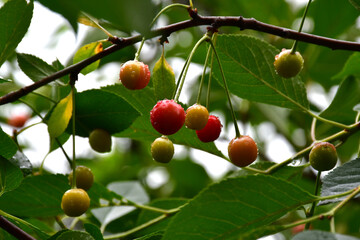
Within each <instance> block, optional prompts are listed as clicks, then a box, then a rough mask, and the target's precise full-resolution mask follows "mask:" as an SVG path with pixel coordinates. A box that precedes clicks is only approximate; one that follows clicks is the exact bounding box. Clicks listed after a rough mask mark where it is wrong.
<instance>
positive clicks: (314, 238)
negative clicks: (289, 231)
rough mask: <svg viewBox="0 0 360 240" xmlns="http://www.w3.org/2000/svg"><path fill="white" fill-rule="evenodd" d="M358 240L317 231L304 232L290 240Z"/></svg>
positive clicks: (357, 239)
mask: <svg viewBox="0 0 360 240" xmlns="http://www.w3.org/2000/svg"><path fill="white" fill-rule="evenodd" d="M309 239H311V240H324V239H326V240H359V238H356V237H352V236H346V235H342V234H338V233H331V232H324V231H319V230H312V231H304V232H301V233H299V234H297V235H296V236H295V237H293V238H292V239H291V240H309Z"/></svg>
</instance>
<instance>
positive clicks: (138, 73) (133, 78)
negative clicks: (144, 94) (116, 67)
mask: <svg viewBox="0 0 360 240" xmlns="http://www.w3.org/2000/svg"><path fill="white" fill-rule="evenodd" d="M120 81H121V82H122V84H123V85H124V86H125V87H126V88H128V89H131V90H135V89H143V88H144V87H146V86H147V85H148V83H149V81H150V70H149V67H148V65H146V64H144V63H143V62H139V61H136V60H133V61H127V62H126V63H124V65H122V66H121V68H120Z"/></svg>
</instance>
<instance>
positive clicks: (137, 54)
mask: <svg viewBox="0 0 360 240" xmlns="http://www.w3.org/2000/svg"><path fill="white" fill-rule="evenodd" d="M144 43H145V37H143V38H142V39H141V42H140V46H139V49H138V50H137V52H136V53H135V59H134V60H135V61H139V58H140V52H141V49H142V47H143V46H144Z"/></svg>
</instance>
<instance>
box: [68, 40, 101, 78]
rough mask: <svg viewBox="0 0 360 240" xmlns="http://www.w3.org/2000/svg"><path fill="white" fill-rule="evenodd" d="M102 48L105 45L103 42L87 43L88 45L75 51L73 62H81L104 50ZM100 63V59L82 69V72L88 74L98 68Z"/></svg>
mask: <svg viewBox="0 0 360 240" xmlns="http://www.w3.org/2000/svg"><path fill="white" fill-rule="evenodd" d="M102 50H103V45H102V43H101V42H93V43H89V44H86V45H84V46H82V47H81V48H80V49H79V50H78V51H77V52H76V53H75V56H74V59H73V62H74V64H75V63H78V62H81V61H82V60H85V59H87V58H89V57H91V56H93V55H95V54H97V53H99V52H102ZM99 64H100V60H98V61H96V62H93V63H92V64H90V65H89V66H87V67H86V68H84V69H82V70H81V73H82V74H84V75H86V74H88V73H90V72H92V71H94V70H96V69H97V68H98V67H99Z"/></svg>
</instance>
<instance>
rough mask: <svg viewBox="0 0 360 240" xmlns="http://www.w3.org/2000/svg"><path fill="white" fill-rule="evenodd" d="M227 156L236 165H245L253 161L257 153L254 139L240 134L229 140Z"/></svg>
mask: <svg viewBox="0 0 360 240" xmlns="http://www.w3.org/2000/svg"><path fill="white" fill-rule="evenodd" d="M228 152H229V158H230V160H231V162H232V163H233V164H234V165H236V166H238V167H246V166H248V165H250V164H251V163H253V162H254V161H255V160H256V158H257V154H258V149H257V146H256V143H255V141H254V140H253V139H252V138H251V137H249V136H240V137H238V138H234V139H232V140H231V141H230V143H229V146H228Z"/></svg>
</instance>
